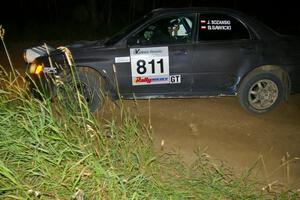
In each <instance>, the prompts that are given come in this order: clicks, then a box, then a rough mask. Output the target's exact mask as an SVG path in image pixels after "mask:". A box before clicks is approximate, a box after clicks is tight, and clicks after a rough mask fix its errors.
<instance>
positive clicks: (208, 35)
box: [198, 14, 250, 41]
mask: <svg viewBox="0 0 300 200" xmlns="http://www.w3.org/2000/svg"><path fill="white" fill-rule="evenodd" d="M199 28H200V30H199V35H198V40H199V41H211V40H239V39H250V35H249V31H248V29H247V28H246V27H245V26H244V24H242V23H241V22H240V21H239V20H237V19H235V18H233V17H231V16H228V15H225V14H201V15H200V26H199Z"/></svg>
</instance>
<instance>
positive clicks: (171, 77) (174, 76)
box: [170, 75, 181, 84]
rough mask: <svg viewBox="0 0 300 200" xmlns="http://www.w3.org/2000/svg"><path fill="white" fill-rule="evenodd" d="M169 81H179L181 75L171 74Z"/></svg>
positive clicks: (172, 82)
mask: <svg viewBox="0 0 300 200" xmlns="http://www.w3.org/2000/svg"><path fill="white" fill-rule="evenodd" d="M170 83H171V84H174V83H181V75H172V76H170Z"/></svg>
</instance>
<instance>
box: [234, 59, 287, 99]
mask: <svg viewBox="0 0 300 200" xmlns="http://www.w3.org/2000/svg"><path fill="white" fill-rule="evenodd" d="M258 72H271V73H273V74H275V75H276V76H277V77H278V78H279V79H280V80H281V81H282V83H283V84H284V85H283V86H284V91H285V94H284V98H285V100H286V99H287V98H288V95H289V94H290V93H291V80H290V75H289V73H288V72H287V71H286V70H285V69H284V68H283V67H281V66H279V65H261V66H259V67H256V68H254V69H252V70H250V71H249V72H248V73H246V74H245V75H244V76H243V77H242V78H241V79H240V81H239V82H238V84H237V91H239V89H240V86H241V83H242V82H243V81H244V80H245V79H246V78H247V77H249V76H250V75H251V74H254V73H258Z"/></svg>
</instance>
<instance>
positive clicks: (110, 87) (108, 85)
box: [76, 65, 115, 96]
mask: <svg viewBox="0 0 300 200" xmlns="http://www.w3.org/2000/svg"><path fill="white" fill-rule="evenodd" d="M76 70H83V71H86V72H95V73H97V75H99V76H100V77H101V78H102V79H103V80H104V90H105V92H107V94H109V95H111V96H113V93H114V91H115V89H114V88H115V86H114V84H113V83H112V81H111V79H110V78H109V77H108V74H107V72H106V71H105V70H99V69H97V68H96V67H92V66H89V65H76Z"/></svg>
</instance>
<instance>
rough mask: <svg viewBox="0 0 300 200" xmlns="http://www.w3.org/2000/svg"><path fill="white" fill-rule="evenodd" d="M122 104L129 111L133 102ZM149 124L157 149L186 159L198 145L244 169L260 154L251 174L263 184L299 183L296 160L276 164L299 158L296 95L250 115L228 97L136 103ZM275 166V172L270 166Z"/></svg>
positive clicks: (299, 117)
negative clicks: (279, 182)
mask: <svg viewBox="0 0 300 200" xmlns="http://www.w3.org/2000/svg"><path fill="white" fill-rule="evenodd" d="M125 105H126V106H127V107H129V108H131V109H134V103H133V101H129V100H128V101H125ZM149 110H150V121H151V125H152V127H153V133H154V144H155V147H156V150H157V152H158V153H160V152H162V150H161V142H162V140H163V142H164V149H163V152H168V151H173V150H176V151H177V152H178V151H179V152H180V153H181V154H182V156H183V159H184V160H185V161H186V162H187V163H191V162H192V161H193V160H195V158H196V156H195V154H194V151H195V150H196V149H197V148H198V147H200V148H201V149H203V150H205V149H206V153H207V154H208V155H210V156H211V157H213V158H215V159H220V160H224V161H226V162H228V165H229V166H232V167H233V168H234V169H235V170H236V171H238V172H241V171H243V170H245V169H247V168H250V167H252V166H253V165H254V163H255V162H256V161H257V160H258V159H259V157H260V156H262V158H263V161H264V162H265V165H266V170H264V168H263V163H262V160H259V161H258V163H257V166H256V167H255V170H254V174H255V173H257V175H258V176H259V178H260V179H261V180H263V181H265V182H269V183H271V182H272V181H275V180H279V181H281V182H283V183H285V184H286V183H287V182H288V184H289V185H290V186H292V187H300V160H298V161H296V162H291V163H290V164H289V168H290V169H289V173H290V175H289V178H287V177H286V175H285V173H286V169H287V168H286V166H283V167H280V165H281V159H282V158H283V157H284V156H286V155H287V153H288V154H289V155H290V157H289V158H290V159H292V158H294V157H300V95H293V96H291V97H290V98H289V100H288V102H285V103H283V104H282V105H281V106H280V107H279V108H277V109H276V110H274V111H273V112H271V113H268V114H265V115H262V116H254V115H251V114H249V113H247V112H245V111H244V110H242V108H240V106H239V104H238V101H237V99H236V98H234V97H224V98H214V99H212V98H211V99H176V100H175V99H172V100H170V99H168V100H151V101H150V109H149V101H147V100H140V101H138V111H139V116H140V118H141V120H142V121H144V122H145V123H149ZM278 167H279V169H278V170H277V171H275V170H276V168H278Z"/></svg>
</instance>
